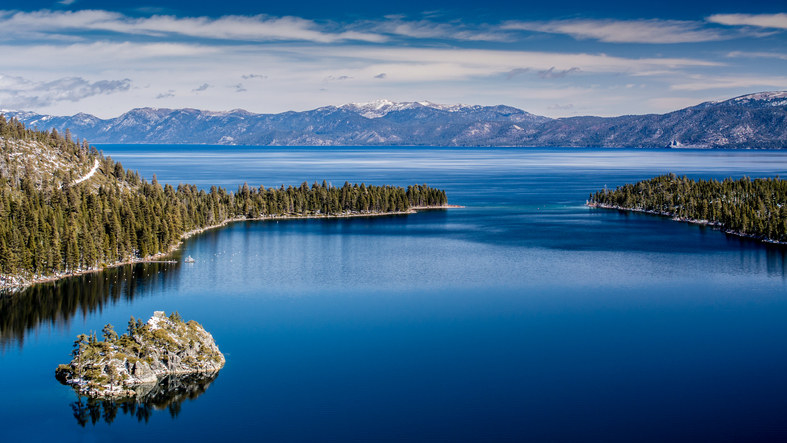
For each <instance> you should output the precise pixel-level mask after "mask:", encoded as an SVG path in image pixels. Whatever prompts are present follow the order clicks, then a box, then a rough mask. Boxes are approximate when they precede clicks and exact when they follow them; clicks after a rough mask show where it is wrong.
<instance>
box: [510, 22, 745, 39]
mask: <svg viewBox="0 0 787 443" xmlns="http://www.w3.org/2000/svg"><path fill="white" fill-rule="evenodd" d="M501 29H506V30H520V31H535V32H546V33H550V34H566V35H570V36H572V37H574V38H576V39H593V40H599V41H602V42H608V43H696V42H708V41H718V40H725V39H727V38H730V37H729V36H726V35H724V34H722V33H721V32H719V31H717V30H714V29H705V28H703V24H702V23H701V22H693V21H681V20H659V19H650V20H612V19H609V20H589V19H576V20H551V21H543V22H526V21H509V22H506V23H504V24H503V25H502V26H501Z"/></svg>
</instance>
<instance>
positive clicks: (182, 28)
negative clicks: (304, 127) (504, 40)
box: [0, 10, 386, 43]
mask: <svg viewBox="0 0 787 443" xmlns="http://www.w3.org/2000/svg"><path fill="white" fill-rule="evenodd" d="M0 29H3V34H4V35H5V36H6V37H10V38H12V39H13V38H15V37H17V35H16V34H21V35H37V36H46V35H52V34H55V35H57V34H63V33H83V32H85V31H108V32H115V33H121V34H130V35H147V36H158V37H166V36H171V35H181V36H187V37H195V38H208V39H220V40H248V41H282V40H294V41H298V40H302V41H303V40H305V41H313V42H320V43H332V42H337V41H346V40H357V41H367V42H382V41H385V40H386V38H385V37H384V36H381V35H378V34H372V33H366V32H358V31H343V32H329V31H325V30H322V29H321V26H320V25H319V24H317V23H316V22H314V21H312V20H307V19H303V18H300V17H268V16H264V15H256V16H223V17H219V18H209V17H175V16H170V15H154V16H151V17H143V18H132V17H128V16H125V15H123V14H120V13H117V12H110V11H101V10H81V11H48V10H42V11H34V12H15V11H0Z"/></svg>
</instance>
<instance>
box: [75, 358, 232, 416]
mask: <svg viewBox="0 0 787 443" xmlns="http://www.w3.org/2000/svg"><path fill="white" fill-rule="evenodd" d="M218 375H219V373H218V371H217V372H212V373H200V374H188V375H170V376H168V377H165V378H163V379H162V380H160V381H159V382H158V383H157V384H155V385H140V386H137V388H136V390H137V397H136V399H127V400H98V399H94V398H84V397H81V396H80V397H79V398H78V399H77V401H75V402H73V403H71V409H72V411H73V415H74V418H75V419H76V421H77V423H78V424H79V425H80V426H82V427H85V426H86V425H87V424H88V423H90V424H92V425H94V426H95V425H96V423H98V422H100V421H102V420H103V421H104V422H105V423H107V424H112V422H114V421H115V419H116V418H117V416H118V412H121V413H123V414H126V415H129V416H131V417H134V418H136V419H137V421H138V422H144V423H147V422H148V421H149V420H150V418H151V417H152V416H153V413H154V412H155V411H163V410H167V411H168V412H169V415H170V417H172V418H175V417H177V416H178V414H180V411H181V408H182V406H183V402H185V401H186V400H194V399H196V398H197V397H199V396H200V395H202V394H203V393H205V391H206V390H207V389H208V387H209V386H210V384H211V383H213V381H214V380H215V379H216V377H218Z"/></svg>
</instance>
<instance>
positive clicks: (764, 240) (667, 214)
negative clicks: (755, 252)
mask: <svg viewBox="0 0 787 443" xmlns="http://www.w3.org/2000/svg"><path fill="white" fill-rule="evenodd" d="M585 206H587V207H589V208H599V209H615V210H618V211H626V212H639V213H642V214H650V215H659V216H662V217H669V218H670V219H672V220H673V221H677V222H684V223H691V224H694V225H701V226H710V227H711V228H713V229H716V230H718V231H721V232H723V233H725V234H729V235H734V236H736V237H741V238H745V239H749V240H756V241H758V242H760V243H767V244H771V245H780V246H785V245H787V242H781V241H778V240H772V239H770V238H767V237H763V236H757V235H754V234H747V233H745V232H739V231H735V230H732V229H727V228H725V227H724V225H722V224H721V222H718V221H711V220H698V219H695V218H688V217H678V216H677V215H676V214H673V213H671V212H662V211H654V210H652V209H641V208H626V207H623V206H618V205H608V204H606V203H595V202H585Z"/></svg>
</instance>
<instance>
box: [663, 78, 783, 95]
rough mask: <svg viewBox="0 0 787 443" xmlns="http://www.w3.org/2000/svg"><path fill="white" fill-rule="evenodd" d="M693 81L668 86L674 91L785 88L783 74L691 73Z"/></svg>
mask: <svg viewBox="0 0 787 443" xmlns="http://www.w3.org/2000/svg"><path fill="white" fill-rule="evenodd" d="M690 78H691V79H692V80H693V81H687V82H683V83H676V84H673V85H672V86H670V89H672V90H674V91H704V90H710V89H731V88H738V89H746V90H749V91H750V92H756V91H757V90H758V88H759V89H760V90H761V88H767V89H778V90H787V77H785V76H718V77H713V76H702V75H693V76H691V77H690Z"/></svg>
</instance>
